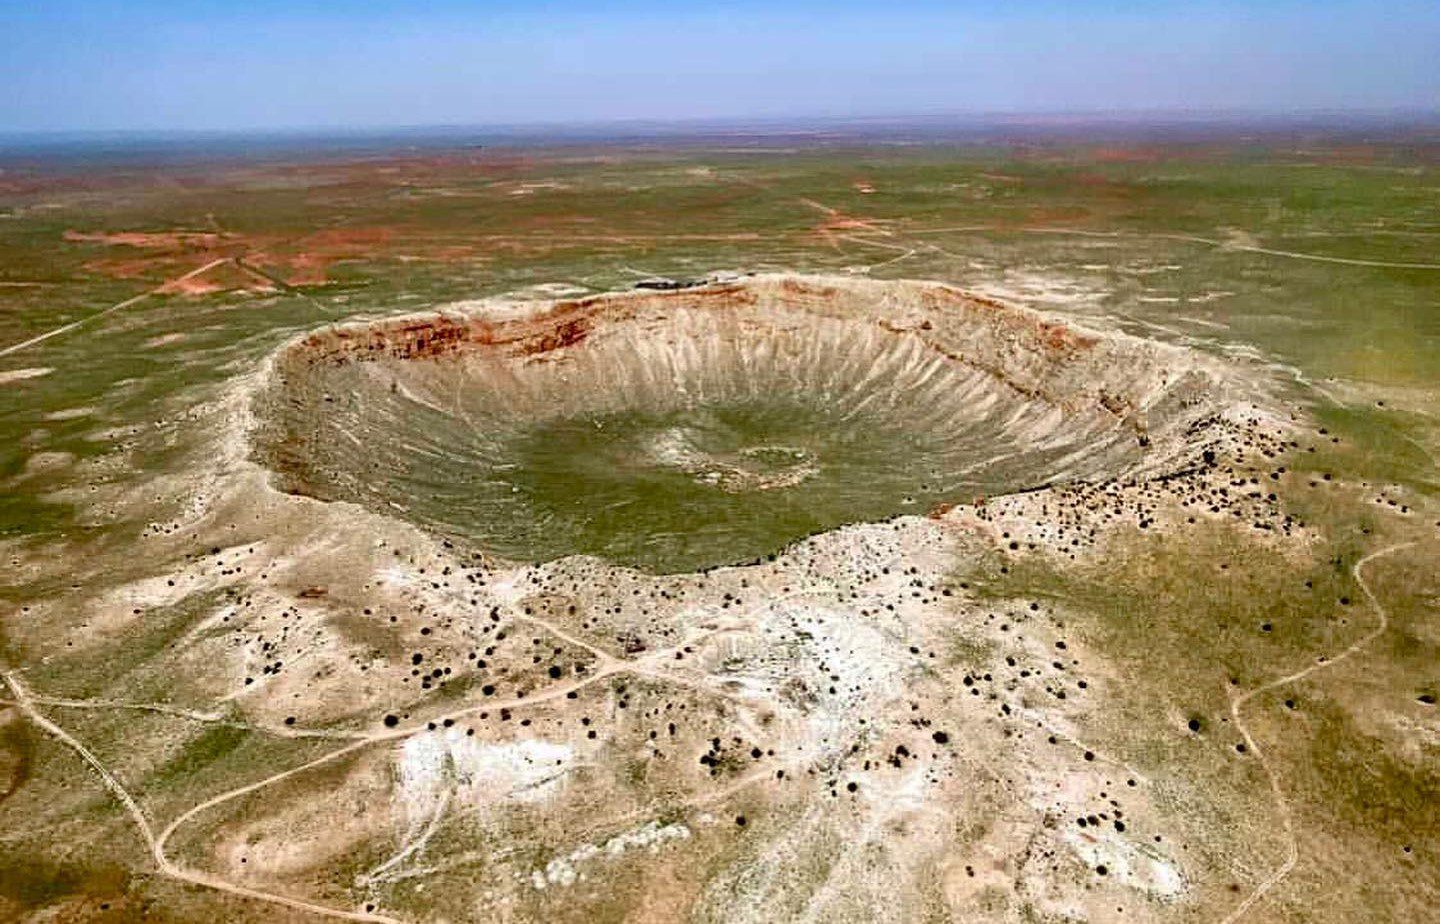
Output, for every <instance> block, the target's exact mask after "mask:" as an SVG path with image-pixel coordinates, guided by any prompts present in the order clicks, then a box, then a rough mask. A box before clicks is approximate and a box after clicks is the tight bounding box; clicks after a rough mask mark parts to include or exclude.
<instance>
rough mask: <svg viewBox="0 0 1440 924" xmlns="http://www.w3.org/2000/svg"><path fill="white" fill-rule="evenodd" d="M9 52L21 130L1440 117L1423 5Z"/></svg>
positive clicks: (1160, 9) (399, 23) (867, 19)
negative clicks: (1000, 117)
mask: <svg viewBox="0 0 1440 924" xmlns="http://www.w3.org/2000/svg"><path fill="white" fill-rule="evenodd" d="M0 51H3V54H0V80H3V81H4V82H5V83H6V85H7V86H8V87H9V88H10V92H9V93H8V94H6V95H5V97H4V98H3V99H0V133H6V134H15V133H29V132H74V131H103V132H116V131H138V132H166V131H179V132H214V131H222V132H223V131H338V130H362V131H375V130H406V129H415V128H425V127H430V128H439V127H445V126H453V127H497V126H511V127H523V126H544V125H557V124H587V125H601V124H611V125H614V124H623V123H632V122H633V123H677V124H679V123H700V122H705V121H734V120H746V119H751V120H785V119H793V120H806V119H810V120H825V119H830V120H834V119H867V118H880V119H883V118H917V119H923V118H931V117H945V116H951V117H963V116H971V117H973V116H978V115H983V114H1005V115H1010V116H1020V115H1025V114H1033V115H1036V116H1042V115H1057V114H1062V113H1070V114H1076V115H1090V116H1102V115H1105V114H1118V115H1122V116H1123V115H1141V114H1151V115H1154V114H1162V115H1170V116H1174V115H1177V114H1182V113H1192V114H1193V113H1200V114H1204V113H1211V114H1215V113H1231V114H1262V113H1263V114H1273V115H1283V114H1288V113H1319V112H1329V113H1343V112H1366V113H1378V112H1385V111H1396V112H1425V113H1429V112H1433V111H1435V110H1436V109H1437V108H1440V68H1436V67H1435V65H1434V62H1435V61H1436V60H1437V59H1440V7H1437V6H1436V5H1435V4H1433V3H1431V4H1425V3H1417V2H1411V0H1404V2H1397V3H1387V4H1384V5H1383V6H1381V7H1376V6H1375V5H1374V4H1362V3H1357V2H1353V0H1322V2H1318V3H1309V4H1301V3H1293V2H1288V0H1287V2H1280V3H1269V4H1265V5H1264V6H1262V7H1256V6H1253V5H1244V4H1240V3H1234V2H1229V0H1225V2H1211V3H1202V4H1182V3H1172V2H1158V3H1150V4H1146V5H1145V9H1143V10H1127V11H1124V12H1121V11H1117V10H1114V9H1112V8H1111V7H1109V6H1108V5H1106V4H1103V3H1096V2H1076V3H1071V4H1063V5H1062V4H1057V3H1050V2H1037V0H1022V2H1017V3H1014V4H1011V5H1008V6H1007V7H1005V8H1004V9H1003V10H999V11H995V10H988V9H985V8H983V7H981V6H979V5H974V4H966V5H963V6H961V7H959V8H952V7H951V5H948V4H939V3H930V2H920V3H916V2H910V3H901V4H892V5H891V6H889V7H886V8H884V9H875V8H873V7H868V6H861V5H859V4H855V3H850V2H843V0H842V2H838V3H831V4H822V3H818V2H815V0H804V2H798V3H789V4H785V5H783V6H777V5H775V4H760V3H756V2H752V0H745V2H739V3H732V4H727V5H725V6H724V7H723V8H722V9H718V10H717V9H713V8H712V9H696V8H693V7H691V6H688V5H684V4H661V3H659V2H657V0H631V2H625V3H620V4H615V5H612V6H611V7H610V8H609V9H607V10H605V11H604V12H597V11H595V10H594V9H593V8H592V5H589V4H583V3H576V2H552V3H546V4H540V5H536V6H534V7H531V8H528V9H526V10H523V11H518V10H513V9H507V8H505V7H504V6H503V5H500V4H496V3H490V2H472V3H461V2H448V0H445V2H438V3H431V4H427V5H426V6H425V8H424V9H396V8H393V7H391V5H388V4H383V3H374V2H361V0H338V2H334V3H328V4H321V3H314V2H300V3H294V2H292V3H280V2H273V0H257V2H255V3H252V4H250V5H248V6H247V7H245V8H244V9H238V10H237V9H235V8H233V7H231V6H228V5H224V4H220V3H217V2H212V0H181V2H175V3H166V4H160V3H147V2H136V3H128V4H126V3H119V2H115V0H101V2H74V0H60V2H57V3H51V4H48V5H47V6H46V7H45V8H44V9H11V10H8V11H4V12H0Z"/></svg>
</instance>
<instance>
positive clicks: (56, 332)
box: [0, 257, 230, 356]
mask: <svg viewBox="0 0 1440 924" xmlns="http://www.w3.org/2000/svg"><path fill="white" fill-rule="evenodd" d="M229 262H230V258H229V257H221V258H220V259H218V260H211V261H210V262H209V263H206V264H205V265H204V266H197V267H195V268H194V269H193V270H191V271H190V272H188V273H186V274H185V275H183V276H176V277H175V278H174V279H167V280H165V281H164V282H162V283H160V284H159V285H158V286H156V287H155V288H153V289H148V290H146V291H144V292H141V293H140V294H139V295H132V296H131V297H129V298H127V299H125V300H124V301H123V302H116V303H115V304H113V305H111V306H110V307H109V308H106V309H105V310H103V311H97V312H95V313H94V314H89V315H86V316H85V317H83V318H81V319H80V320H78V321H71V322H70V323H69V324H62V325H60V326H59V327H57V328H54V329H53V330H48V331H46V332H45V333H43V334H38V335H36V336H34V337H31V338H30V339H29V340H22V341H20V342H19V343H12V344H10V345H9V346H7V347H4V348H0V356H9V355H10V354H11V353H18V352H20V351H21V350H23V349H25V348H27V347H32V346H35V345H36V344H38V343H44V342H45V341H46V340H49V339H50V338H51V337H58V336H60V335H61V334H64V333H68V332H70V331H72V330H74V329H75V328H77V327H81V326H82V325H85V324H89V323H90V322H91V321H98V320H99V319H100V318H103V317H105V316H106V315H108V314H114V313H115V312H117V311H119V310H121V309H122V308H129V307H130V306H131V305H134V304H137V303H138V302H142V301H144V300H145V299H147V298H150V297H151V296H152V295H159V294H161V292H162V290H163V289H165V287H167V286H173V285H174V284H175V283H177V282H184V281H185V280H187V279H194V278H195V277H196V276H199V275H201V274H203V273H208V272H210V271H211V270H212V269H214V268H215V267H217V266H219V265H220V264H222V263H229Z"/></svg>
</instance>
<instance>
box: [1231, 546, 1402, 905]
mask: <svg viewBox="0 0 1440 924" xmlns="http://www.w3.org/2000/svg"><path fill="white" fill-rule="evenodd" d="M1416 544H1417V543H1416V542H1415V541H1410V542H1397V543H1395V544H1394V545H1387V546H1385V547H1384V548H1382V549H1379V550H1377V551H1374V552H1371V553H1370V554H1368V555H1366V556H1365V557H1363V558H1361V559H1360V560H1359V561H1357V562H1355V565H1354V567H1352V568H1351V569H1350V573H1351V574H1353V575H1354V576H1355V582H1356V583H1357V584H1359V585H1360V590H1361V591H1362V592H1363V593H1364V594H1365V599H1366V600H1368V601H1370V606H1371V608H1372V609H1374V610H1375V626H1374V628H1372V629H1371V630H1370V631H1369V632H1366V633H1365V634H1364V635H1362V636H1360V637H1359V638H1358V639H1356V640H1355V641H1353V642H1351V643H1350V645H1349V646H1347V647H1346V648H1345V650H1343V651H1341V652H1340V653H1339V654H1336V655H1334V656H1333V657H1329V658H1326V657H1321V658H1319V659H1318V660H1317V661H1316V662H1315V663H1314V664H1312V665H1310V666H1309V667H1307V668H1304V669H1302V670H1298V671H1295V672H1294V673H1291V674H1286V675H1285V676H1284V677H1278V678H1276V679H1275V680H1271V681H1269V682H1267V683H1263V684H1261V685H1260V686H1258V687H1255V688H1254V689H1251V690H1248V691H1246V692H1245V693H1242V694H1240V695H1239V696H1235V697H1232V698H1231V700H1230V717H1231V719H1232V720H1234V722H1235V727H1236V728H1238V729H1239V730H1240V735H1241V737H1243V738H1244V739H1245V746H1246V747H1248V748H1249V749H1250V751H1251V752H1252V753H1253V754H1254V755H1255V756H1256V757H1257V758H1259V760H1260V767H1261V769H1263V770H1264V771H1265V776H1266V778H1267V779H1268V780H1269V781H1270V791H1271V792H1272V793H1273V794H1274V796H1275V805H1276V808H1277V809H1278V810H1279V813H1280V821H1281V823H1282V825H1283V826H1284V828H1285V841H1286V846H1285V859H1284V860H1283V861H1282V862H1281V864H1280V865H1279V866H1278V867H1276V868H1275V870H1274V871H1273V872H1271V873H1270V875H1268V876H1266V877H1265V878H1264V879H1263V880H1261V882H1260V884H1259V885H1257V886H1256V887H1255V889H1254V890H1253V891H1252V892H1251V893H1250V894H1249V895H1247V896H1245V898H1244V900H1243V901H1241V902H1240V904H1238V905H1236V906H1235V908H1234V909H1233V910H1232V911H1231V912H1230V913H1229V914H1227V915H1226V916H1225V917H1224V919H1223V920H1222V921H1221V924H1234V922H1236V921H1238V920H1240V919H1241V918H1242V917H1244V915H1245V913H1246V912H1247V911H1249V910H1250V909H1251V907H1253V906H1254V905H1255V903H1256V902H1258V901H1259V900H1260V899H1261V898H1263V897H1264V896H1265V893H1266V892H1269V891H1270V890H1271V889H1273V888H1274V887H1275V886H1276V885H1278V884H1279V883H1280V881H1281V880H1282V879H1284V878H1285V877H1286V876H1288V875H1290V871H1291V870H1293V869H1294V868H1295V865H1296V863H1298V862H1299V860H1300V844H1299V842H1298V841H1297V839H1296V837H1295V821H1294V817H1293V815H1292V813H1291V811H1290V800H1288V799H1287V798H1285V792H1284V790H1283V789H1282V788H1281V786H1280V777H1279V775H1278V774H1277V773H1276V772H1275V768H1274V767H1272V766H1271V765H1270V761H1269V759H1268V758H1267V757H1266V756H1265V752H1264V751H1262V750H1261V749H1260V745H1258V744H1257V743H1256V742H1255V736H1254V735H1253V734H1251V732H1250V728H1249V726H1247V725H1246V724H1245V720H1244V718H1243V716H1242V715H1241V710H1242V709H1243V708H1244V707H1245V705H1246V704H1247V703H1249V702H1250V701H1251V700H1252V699H1254V698H1255V697H1256V696H1259V695H1260V694H1261V693H1265V692H1267V691H1269V690H1273V689H1275V688H1276V687H1283V686H1287V685H1289V684H1292V683H1298V682H1299V681H1301V680H1304V679H1305V678H1306V677H1309V676H1310V675H1311V674H1315V673H1318V672H1320V671H1322V670H1324V669H1326V668H1329V667H1334V666H1335V665H1336V664H1339V663H1340V662H1342V661H1344V660H1345V659H1346V658H1349V657H1351V656H1352V655H1356V654H1359V653H1360V652H1361V651H1363V650H1364V649H1365V648H1366V647H1368V646H1369V645H1370V643H1371V642H1373V641H1375V639H1377V638H1379V637H1380V635H1381V634H1382V633H1384V632H1385V630H1386V629H1388V628H1389V627H1390V616H1389V614H1388V613H1387V612H1386V611H1385V607H1383V606H1381V605H1380V601H1379V600H1378V599H1377V598H1376V597H1375V593H1374V591H1372V590H1371V589H1370V585H1369V584H1368V583H1366V581H1365V576H1364V575H1363V574H1362V573H1361V570H1362V569H1363V568H1364V567H1365V565H1367V564H1369V563H1370V562H1372V561H1374V560H1375V559H1377V558H1381V557H1383V556H1385V555H1389V554H1391V553H1392V552H1398V551H1400V550H1401V549H1406V548H1410V547H1411V546H1414V545H1416Z"/></svg>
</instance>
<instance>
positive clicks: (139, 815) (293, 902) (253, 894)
mask: <svg viewBox="0 0 1440 924" xmlns="http://www.w3.org/2000/svg"><path fill="white" fill-rule="evenodd" d="M0 678H3V679H4V681H5V683H6V685H7V686H9V687H10V690H11V692H13V693H14V696H15V698H14V700H12V701H11V702H13V703H14V705H15V707H16V708H17V709H19V710H20V711H21V712H23V713H25V715H26V717H27V718H29V719H30V721H31V722H34V723H35V724H36V725H38V726H39V727H40V728H42V729H44V730H45V731H47V732H49V733H50V734H51V735H53V736H54V737H55V738H56V739H57V740H59V741H60V742H61V743H62V744H64V745H66V746H67V747H69V748H70V749H71V750H73V751H74V752H75V753H77V754H79V755H80V757H81V758H82V759H83V760H84V761H85V762H86V763H87V764H89V765H90V766H91V768H92V769H93V770H94V771H95V772H96V774H98V775H99V777H100V780H101V782H103V783H104V784H105V788H106V789H109V790H110V792H111V794H112V795H114V796H115V798H116V800H117V801H119V803H120V805H121V806H122V807H123V808H124V809H125V812H126V814H128V815H129V816H130V818H131V820H133V821H134V822H135V827H136V828H137V829H138V830H139V832H140V837H141V838H142V839H143V840H144V841H145V845H146V846H147V847H148V848H149V849H150V857H151V859H153V860H154V861H155V866H156V868H157V869H158V870H159V871H160V874H161V875H162V876H166V877H168V878H170V879H175V880H177V881H180V882H186V883H189V884H191V885H198V886H204V887H205V888H209V889H214V890H216V891H218V892H225V893H228V894H230V895H237V896H240V897H242V898H252V899H257V900H259V901H264V902H269V903H271V904H276V905H283V906H285V907H287V908H293V909H295V910H297V911H307V912H311V913H313V914H318V915H322V916H324V917H330V918H338V919H341V920H347V921H366V922H374V924H399V922H398V921H396V920H395V919H394V918H390V917H386V916H385V915H378V914H370V913H366V912H362V911H346V910H345V909H343V908H331V907H329V906H327V905H319V904H316V903H314V902H307V901H304V900H302V899H298V898H291V897H289V896H286V895H280V894H277V893H275V892H265V891H261V890H259V889H251V888H247V887H246V886H242V885H237V884H235V883H233V882H229V881H227V880H224V879H220V878H218V877H215V876H209V875H206V874H204V873H199V872H195V871H193V870H188V869H185V868H184V867H181V866H178V865H177V864H175V863H174V862H173V861H172V860H171V859H170V858H169V857H168V856H166V855H165V835H164V833H163V832H162V834H161V836H160V837H156V836H155V830H154V828H152V827H151V825H150V819H149V818H147V817H146V815H145V812H144V810H143V809H141V808H140V803H138V802H136V801H135V797H134V796H132V795H130V793H129V791H128V790H126V788H125V787H124V785H122V784H121V782H120V781H119V780H117V779H116V778H115V775H114V774H112V773H111V772H110V771H109V770H108V769H107V768H106V766H105V764H103V763H102V762H101V761H100V759H99V758H98V757H96V756H95V753H94V752H93V751H91V750H90V749H89V748H88V747H86V746H85V745H84V743H83V742H81V741H80V740H79V739H78V738H76V737H75V736H73V735H71V734H70V733H69V732H67V731H66V730H65V729H63V728H61V727H60V726H59V725H56V724H55V723H54V722H52V721H50V719H49V718H47V717H46V716H45V714H44V713H42V712H41V711H40V710H39V709H37V708H36V706H35V703H34V700H32V699H31V697H30V692H29V690H27V689H26V688H25V685H24V684H23V683H21V682H20V679H19V678H18V677H16V676H15V674H14V673H13V672H10V671H5V672H0ZM358 746H359V745H358V744H357V745H351V746H350V747H349V748H347V749H346V750H351V749H354V748H355V747H358Z"/></svg>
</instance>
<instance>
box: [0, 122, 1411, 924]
mask: <svg viewBox="0 0 1440 924" xmlns="http://www.w3.org/2000/svg"><path fill="white" fill-rule="evenodd" d="M1157 139H1158V140H1157ZM412 142H414V139H409V140H406V139H399V140H394V139H392V140H390V141H387V142H385V143H379V142H377V143H375V144H373V145H361V144H358V143H357V144H349V145H335V146H331V147H324V146H319V147H316V148H315V149H314V150H308V151H301V150H297V149H296V147H295V146H284V145H281V146H275V147H265V146H258V147H247V146H243V145H239V144H238V142H237V144H236V146H235V147H234V148H233V149H232V150H226V149H221V148H217V147H216V146H214V145H210V146H203V147H195V148H186V147H184V146H181V147H179V148H177V149H174V150H170V149H159V148H154V149H152V148H135V149H129V148H124V147H123V146H122V147H118V148H115V149H108V148H107V149H99V148H93V149H92V148H84V147H83V146H81V147H66V146H51V147H44V146H38V147H37V146H31V147H15V148H11V149H4V150H3V151H0V482H3V491H0V562H3V568H0V678H3V689H0V920H6V921H9V920H16V921H36V922H39V921H46V922H50V921H92V920H93V921H141V920H144V921H158V922H188V921H201V920H209V921H213V920H223V921H256V922H259V921H266V922H270V921H292V920H293V921H320V920H324V919H327V918H335V919H343V920H355V921H376V922H421V921H450V922H458V921H486V922H490V921H507V922H527V921H587V922H588V921H637V922H638V921H655V922H671V921H707V922H773V921H816V922H819V921H826V922H830V921H857V922H858V921H957V922H958V921H964V922H972V921H996V922H1017V924H1019V922H1075V921H1093V922H1109V921H1147V922H1148V921H1155V922H1220V924H1231V922H1239V921H1245V922H1255V924H1259V922H1317V924H1319V922H1348V921H1366V922H1391V921H1393V922H1416V921H1424V920H1430V919H1433V918H1434V916H1435V914H1436V912H1435V909H1436V908H1437V907H1440V808H1437V806H1440V705H1437V697H1440V571H1437V569H1436V567H1435V563H1436V562H1437V561H1440V469H1437V454H1440V410H1437V409H1440V246H1437V245H1440V137H1436V136H1435V135H1434V133H1433V132H1427V131H1426V130H1423V129H1408V130H1400V129H1396V130H1393V131H1387V132H1382V133H1370V134H1366V133H1362V132H1359V131H1351V130H1343V129H1341V128H1336V129H1333V130H1322V129H1318V128H1317V129H1312V130H1309V131H1306V132H1300V131H1296V130H1289V131H1284V132H1281V131H1272V132H1268V133H1267V132H1259V133H1256V132H1253V131H1248V130H1247V131H1246V132H1245V133H1242V132H1240V131H1239V130H1235V131H1220V130H1216V131H1214V132H1211V133H1208V134H1207V133H1203V132H1195V133H1192V134H1191V135H1189V136H1186V137H1178V136H1163V137H1162V136H1159V135H1155V134H1153V133H1151V134H1147V133H1144V132H1131V133H1129V134H1126V133H1124V132H1120V131H1118V130H1116V131H1113V132H1111V133H1110V134H1108V135H1100V134H1095V135H1093V136H1088V135H1086V134H1084V133H1083V132H1077V131H1067V132H1065V133H1063V134H1061V133H1056V134H1055V135H1054V136H1047V135H1046V134H1045V133H1044V132H1043V131H1040V130H1038V129H1037V130H1030V131H1027V132H1025V133H1024V134H1023V136H1017V137H1015V138H1014V139H1009V140H1006V139H1003V138H998V137H993V136H992V137H988V138H987V140H986V141H985V142H984V143H978V142H976V143H969V142H966V141H964V140H963V139H960V140H955V139H950V140H945V139H941V138H937V137H929V136H927V137H917V138H913V139H906V138H902V137H899V136H896V137H894V138H891V137H887V136H886V135H885V133H884V132H881V131H875V132H869V133H866V134H863V135H855V136H853V137H847V136H843V135H828V134H824V133H820V134H813V133H801V134H780V133H770V134H765V133H741V132H737V133H733V134H729V135H716V136H697V137H694V138H688V139H687V138H674V137H672V138H666V139H643V138H639V139H630V140H628V141H625V142H620V141H616V142H609V143H601V142H599V141H595V140H588V141H585V142H583V143H582V142H580V141H579V140H574V139H572V140H570V141H563V140H553V141H551V142H548V143H540V142H539V141H535V142H533V143H532V142H525V143H521V142H520V141H518V140H515V139H511V140H510V141H509V142H507V143H503V144H490V143H488V142H487V143H485V144H484V145H483V146H481V145H479V144H470V145H461V144H459V143H458V142H457V141H455V140H454V139H453V138H452V139H447V140H445V141H444V142H443V143H441V142H429V143H412ZM637 283H639V284H641V287H640V288H637Z"/></svg>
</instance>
